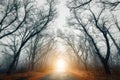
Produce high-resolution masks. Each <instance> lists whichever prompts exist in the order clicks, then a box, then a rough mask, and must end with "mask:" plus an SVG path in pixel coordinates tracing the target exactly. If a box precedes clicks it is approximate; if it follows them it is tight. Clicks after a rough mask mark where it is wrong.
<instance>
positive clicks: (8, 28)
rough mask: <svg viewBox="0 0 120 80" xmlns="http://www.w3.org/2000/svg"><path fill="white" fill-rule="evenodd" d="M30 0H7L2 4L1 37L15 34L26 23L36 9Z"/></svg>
mask: <svg viewBox="0 0 120 80" xmlns="http://www.w3.org/2000/svg"><path fill="white" fill-rule="evenodd" d="M31 3H32V1H30V0H25V1H22V0H5V1H3V3H2V4H0V7H1V10H0V15H1V16H0V39H2V38H4V37H6V36H8V35H11V34H13V33H14V32H16V31H17V30H18V29H19V28H21V27H22V25H23V24H24V23H25V20H26V19H27V18H28V17H27V16H28V15H29V13H30V11H31V10H32V9H34V8H33V7H32V6H31Z"/></svg>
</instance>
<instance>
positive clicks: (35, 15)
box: [7, 0, 56, 73]
mask: <svg viewBox="0 0 120 80" xmlns="http://www.w3.org/2000/svg"><path fill="white" fill-rule="evenodd" d="M24 2H25V3H26V4H25V3H24ZM23 3H24V5H25V6H26V5H28V3H29V0H27V2H26V1H23ZM46 6H48V8H47V9H46V8H45V9H41V10H39V9H33V8H32V7H34V5H32V4H31V5H30V6H29V7H30V10H28V11H29V15H28V16H26V17H27V19H26V20H25V24H24V25H20V26H22V28H20V29H19V30H18V31H17V32H16V33H14V34H16V35H19V36H18V38H19V47H18V48H17V50H16V52H15V55H14V58H13V60H12V62H11V63H10V66H9V68H8V70H7V73H11V72H12V71H13V69H14V68H16V65H17V64H18V61H19V57H20V54H21V51H22V49H23V48H24V47H25V46H26V45H27V43H28V42H29V41H30V39H32V38H33V37H35V36H36V35H37V34H40V33H41V32H42V31H43V30H45V29H46V28H47V26H48V24H49V23H50V22H51V21H52V20H53V19H54V16H55V14H56V10H55V8H54V6H55V1H54V0H47V5H46ZM29 7H27V9H28V8H29ZM25 11H26V10H25Z"/></svg>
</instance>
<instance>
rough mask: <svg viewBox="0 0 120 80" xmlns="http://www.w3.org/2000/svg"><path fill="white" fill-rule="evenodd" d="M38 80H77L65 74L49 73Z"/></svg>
mask: <svg viewBox="0 0 120 80" xmlns="http://www.w3.org/2000/svg"><path fill="white" fill-rule="evenodd" d="M40 80H78V79H77V78H76V77H75V76H73V75H70V74H67V73H65V72H54V73H49V74H47V75H45V76H43V77H41V78H40Z"/></svg>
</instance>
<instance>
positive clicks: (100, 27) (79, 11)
mask: <svg viewBox="0 0 120 80" xmlns="http://www.w3.org/2000/svg"><path fill="white" fill-rule="evenodd" d="M92 2H94V3H96V4H94V3H92ZM106 3H107V4H108V1H101V0H99V1H95V0H89V1H88V0H87V1H82V0H75V1H71V2H70V4H69V6H68V7H69V8H70V10H71V12H72V15H73V16H72V23H71V24H72V25H74V26H77V27H78V28H77V29H78V30H80V31H81V32H83V33H84V34H85V35H87V36H88V41H89V43H92V44H93V46H94V49H95V54H97V55H98V57H99V59H100V61H101V63H102V64H103V66H104V69H105V72H106V73H107V74H110V73H111V71H110V68H109V57H110V54H111V48H110V47H111V43H110V38H109V36H110V37H111V39H112V38H113V37H112V36H111V35H110V34H111V33H110V32H108V30H109V26H108V25H107V26H106V21H107V22H108V23H110V20H111V19H110V18H108V16H105V15H109V14H110V10H111V7H108V6H106V5H105V4H106ZM113 4H115V3H113ZM118 4H119V2H117V4H116V5H114V6H117V5H118ZM96 7H97V8H98V9H97V10H95V8H96ZM112 9H113V8H112ZM114 9H115V7H114ZM107 10H108V11H107ZM109 16H110V15H109ZM73 19H74V20H73ZM90 28H91V29H92V30H93V29H95V31H96V32H97V34H98V33H99V35H100V36H101V39H103V40H102V41H103V43H104V44H105V49H106V50H105V52H104V54H102V52H101V50H100V48H99V47H100V45H98V39H96V38H95V37H94V35H96V34H94V33H93V31H91V30H88V29H90ZM108 35H109V36H108ZM99 38H100V37H99ZM112 40H113V39H112ZM114 43H115V42H114Z"/></svg>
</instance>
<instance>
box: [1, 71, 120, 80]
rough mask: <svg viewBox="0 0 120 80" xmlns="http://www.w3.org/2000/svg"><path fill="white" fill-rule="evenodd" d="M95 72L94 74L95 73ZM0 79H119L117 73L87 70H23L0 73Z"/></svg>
mask: <svg viewBox="0 0 120 80" xmlns="http://www.w3.org/2000/svg"><path fill="white" fill-rule="evenodd" d="M95 73H96V74H95ZM0 80H120V77H119V75H114V74H112V75H105V74H104V73H99V74H98V73H97V72H90V71H89V72H87V71H69V72H54V71H47V72H33V71H31V72H24V73H16V74H11V75H5V74H1V75H0Z"/></svg>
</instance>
